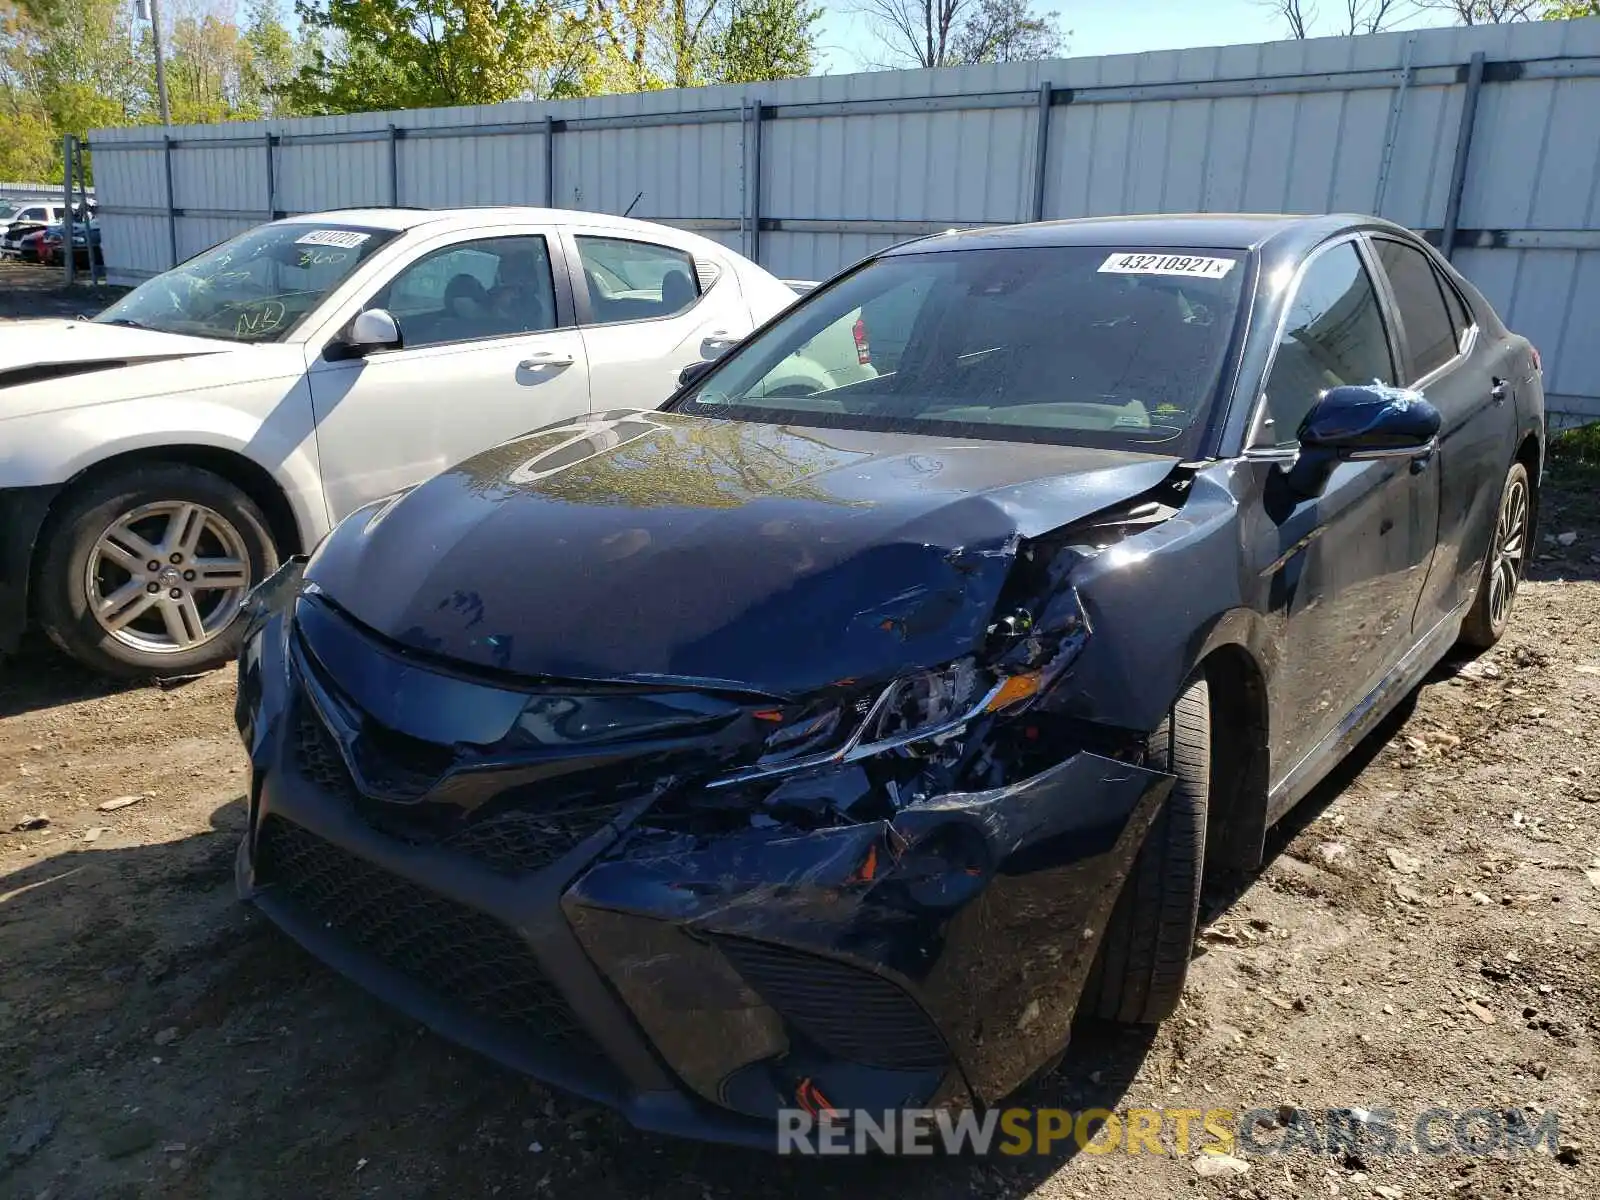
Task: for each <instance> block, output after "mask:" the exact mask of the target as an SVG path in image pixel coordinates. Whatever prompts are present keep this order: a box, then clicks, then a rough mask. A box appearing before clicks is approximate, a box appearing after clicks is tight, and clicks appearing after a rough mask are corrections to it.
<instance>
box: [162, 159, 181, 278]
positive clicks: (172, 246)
mask: <svg viewBox="0 0 1600 1200" xmlns="http://www.w3.org/2000/svg"><path fill="white" fill-rule="evenodd" d="M161 154H162V158H163V160H164V165H165V167H166V173H167V257H168V258H169V259H170V260H171V261H169V262H168V263H167V266H169V267H175V266H177V265H178V206H177V202H176V201H175V200H174V199H173V195H172V138H171V136H170V135H168V134H162V135H161Z"/></svg>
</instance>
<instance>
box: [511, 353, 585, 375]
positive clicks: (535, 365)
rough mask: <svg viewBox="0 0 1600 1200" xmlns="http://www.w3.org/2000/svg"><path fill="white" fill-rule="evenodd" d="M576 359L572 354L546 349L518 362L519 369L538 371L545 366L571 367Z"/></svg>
mask: <svg viewBox="0 0 1600 1200" xmlns="http://www.w3.org/2000/svg"><path fill="white" fill-rule="evenodd" d="M574 361H575V360H574V359H573V357H572V355H570V354H558V353H556V352H555V351H554V350H545V351H543V352H542V353H539V354H534V355H531V356H529V357H528V358H525V359H523V360H522V361H521V362H519V363H518V364H517V370H519V371H537V370H540V369H541V368H543V367H570V366H571V365H572V364H573V362H574Z"/></svg>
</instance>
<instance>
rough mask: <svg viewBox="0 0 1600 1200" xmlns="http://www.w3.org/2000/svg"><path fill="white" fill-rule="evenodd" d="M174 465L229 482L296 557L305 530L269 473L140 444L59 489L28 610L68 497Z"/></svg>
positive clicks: (197, 450)
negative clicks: (119, 474) (119, 476)
mask: <svg viewBox="0 0 1600 1200" xmlns="http://www.w3.org/2000/svg"><path fill="white" fill-rule="evenodd" d="M157 465H162V466H165V465H176V466H189V467H198V468H199V469H201V470H204V471H209V472H211V473H212V474H213V475H216V476H219V477H220V478H222V479H225V480H227V481H228V482H229V483H231V484H233V485H234V486H235V487H237V488H238V489H239V490H240V491H242V492H243V493H244V494H245V495H247V496H249V497H250V499H251V500H253V501H254V502H255V504H256V506H257V507H258V508H260V509H261V511H262V513H263V514H264V515H265V516H266V518H267V524H268V527H269V532H270V533H271V534H272V538H273V541H274V542H275V543H276V544H277V547H278V552H279V554H280V555H281V556H286V555H289V554H297V553H299V552H300V551H301V550H303V549H304V548H305V542H306V532H307V531H306V530H305V529H304V528H303V523H302V521H301V520H300V518H299V517H298V516H297V515H296V513H295V510H294V505H293V504H292V503H291V502H290V500H289V496H288V494H287V493H286V492H285V491H284V489H283V487H282V485H281V484H280V483H279V482H278V481H277V480H276V479H275V478H273V476H272V473H271V472H270V471H268V470H267V469H266V468H265V467H263V466H262V465H261V464H260V463H258V462H256V461H255V460H254V459H252V458H249V457H247V456H246V455H243V454H240V453H239V452H238V451H236V450H229V449H226V448H225V447H221V446H208V445H203V444H198V443H179V444H175V445H163V446H143V447H139V448H137V449H132V450H124V451H122V452H120V453H117V454H112V455H110V456H108V457H106V458H102V459H99V460H97V461H96V462H94V463H91V464H90V465H88V466H86V467H82V468H80V469H79V470H78V471H77V473H76V474H74V475H73V476H72V477H71V478H69V479H68V480H67V482H66V483H65V484H63V485H62V487H61V490H60V491H59V492H57V493H56V495H55V496H54V497H53V498H52V500H51V502H50V508H49V511H48V512H46V514H45V519H44V523H43V524H42V525H41V526H40V528H39V535H38V537H36V538H35V539H34V543H33V552H32V556H31V558H30V560H29V564H28V581H27V582H28V596H27V603H28V610H29V613H30V615H34V616H37V612H36V610H35V607H34V606H35V605H36V603H37V594H38V588H37V586H35V585H36V581H37V579H38V575H39V569H40V562H41V560H42V559H43V557H44V553H45V546H46V545H47V544H48V543H49V540H50V538H51V537H52V536H53V535H54V533H55V530H56V527H57V525H58V524H59V523H60V520H61V514H62V512H64V511H65V509H66V507H67V505H68V503H69V502H70V501H71V499H72V498H73V497H74V496H75V495H77V494H78V493H79V492H80V491H82V490H83V489H84V488H86V487H88V486H90V485H92V484H93V483H95V482H97V481H98V480H100V479H103V478H105V477H106V476H107V475H109V474H111V473H113V472H115V471H119V470H124V469H127V468H129V467H138V466H157Z"/></svg>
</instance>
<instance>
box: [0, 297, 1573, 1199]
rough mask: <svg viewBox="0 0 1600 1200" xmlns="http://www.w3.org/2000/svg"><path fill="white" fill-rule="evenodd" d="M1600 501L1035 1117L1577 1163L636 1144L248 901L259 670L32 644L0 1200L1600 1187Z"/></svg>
mask: <svg viewBox="0 0 1600 1200" xmlns="http://www.w3.org/2000/svg"><path fill="white" fill-rule="evenodd" d="M0 270H3V269H0ZM13 270H14V268H13ZM15 278H16V277H15V276H12V275H0V296H3V295H4V294H5V293H6V291H7V288H8V285H9V284H10V282H11V281H12V280H13V279H15ZM64 303H66V305H67V307H69V308H70V307H72V303H71V298H69V301H67V302H64ZM34 311H38V309H37V308H35V309H34ZM1597 480H1600V474H1588V475H1582V476H1579V475H1571V474H1569V475H1568V476H1567V477H1566V481H1565V483H1553V485H1552V487H1551V489H1550V492H1549V494H1548V495H1547V497H1546V512H1545V518H1544V522H1543V527H1542V531H1541V548H1542V550H1543V551H1544V556H1543V557H1542V559H1541V561H1539V562H1538V563H1537V564H1536V570H1535V573H1534V574H1535V578H1534V580H1533V581H1531V582H1530V583H1529V584H1528V585H1527V586H1526V588H1525V590H1524V592H1523V593H1522V596H1521V599H1520V600H1519V606H1520V607H1519V611H1518V614H1517V616H1516V619H1515V621H1514V623H1513V626H1512V629H1511V632H1510V634H1509V635H1508V637H1507V638H1506V640H1505V642H1504V643H1503V644H1502V645H1501V646H1500V647H1499V648H1497V649H1496V651H1494V652H1493V653H1491V654H1489V655H1486V656H1484V657H1482V658H1480V659H1478V660H1476V661H1473V662H1456V663H1452V664H1449V665H1447V666H1445V667H1442V668H1441V669H1440V670H1438V671H1436V672H1435V674H1434V676H1433V677H1432V678H1431V679H1430V681H1429V682H1428V683H1427V684H1426V685H1425V686H1424V687H1423V688H1422V689H1421V690H1420V692H1419V694H1418V697H1417V699H1416V702H1415V704H1414V706H1408V707H1407V708H1406V709H1405V710H1403V711H1402V712H1401V713H1400V714H1398V716H1397V718H1396V719H1394V720H1392V721H1390V722H1389V723H1388V727H1387V728H1385V729H1383V730H1381V731H1380V732H1379V733H1378V734H1377V735H1375V736H1374V737H1373V738H1372V739H1370V740H1369V741H1368V743H1366V744H1365V745H1364V746H1363V747H1361V748H1360V751H1359V753H1358V754H1357V756H1356V758H1355V760H1354V761H1352V763H1351V764H1349V768H1348V769H1347V770H1345V771H1343V772H1341V774H1340V777H1339V778H1337V779H1334V780H1332V781H1330V782H1329V783H1328V784H1327V785H1326V786H1324V787H1323V788H1321V789H1320V790H1319V791H1318V792H1317V793H1316V794H1315V795H1314V796H1313V797H1312V798H1311V799H1310V800H1308V801H1307V802H1306V803H1305V804H1304V805H1302V806H1301V808H1300V809H1299V810H1297V812H1296V813H1295V814H1293V815H1292V816H1291V818H1290V827H1289V828H1286V829H1284V830H1282V831H1281V832H1280V834H1279V835H1278V837H1277V838H1276V840H1275V843H1274V845H1273V857H1272V859H1271V861H1270V863H1269V865H1268V866H1267V867H1266V868H1265V869H1264V870H1262V871H1261V872H1260V874H1259V875H1258V876H1256V877H1255V878H1252V879H1246V880H1242V881H1237V882H1236V883H1235V884H1232V885H1228V884H1221V885H1219V887H1218V891H1217V893H1216V895H1215V896H1214V898H1213V903H1212V905H1211V911H1210V913H1209V914H1208V916H1207V922H1206V928H1205V930H1204V932H1203V934H1202V936H1201V938H1200V939H1199V941H1198V942H1197V945H1196V954H1197V958H1196V961H1195V964H1194V970H1193V972H1192V974H1191V987H1190V991H1189V994H1188V996H1187V999H1186V1005H1185V1008H1184V1011H1183V1012H1181V1013H1180V1014H1179V1015H1178V1017H1176V1018H1175V1019H1173V1020H1171V1021H1169V1022H1167V1024H1166V1025H1164V1026H1163V1027H1162V1028H1161V1029H1160V1030H1159V1031H1157V1032H1156V1033H1155V1035H1154V1036H1153V1038H1152V1037H1144V1036H1139V1035H1135V1034H1130V1033H1122V1032H1117V1031H1111V1030H1106V1029H1102V1028H1093V1027H1091V1028H1085V1029H1083V1030H1080V1032H1079V1035H1078V1041H1077V1046H1076V1048H1075V1050H1074V1051H1073V1053H1072V1054H1071V1055H1070V1056H1069V1058H1068V1060H1067V1062H1066V1063H1065V1064H1064V1066H1063V1068H1062V1069H1061V1071H1059V1072H1058V1073H1057V1074H1056V1075H1054V1076H1053V1077H1051V1078H1050V1079H1048V1080H1046V1081H1045V1082H1044V1083H1043V1084H1041V1085H1039V1087H1037V1088H1036V1089H1035V1090H1034V1092H1032V1093H1031V1094H1030V1096H1029V1097H1028V1098H1029V1099H1030V1100H1033V1101H1035V1102H1038V1103H1049V1104H1063V1105H1069V1106H1073V1107H1084V1106H1087V1105H1104V1106H1107V1107H1110V1108H1113V1109H1121V1110H1125V1109H1127V1108H1131V1107H1144V1106H1153V1105H1167V1106H1183V1107H1194V1108H1200V1109H1209V1108H1231V1109H1234V1110H1239V1111H1243V1110H1246V1109H1250V1108H1257V1107H1266V1108H1269V1109H1276V1108H1277V1107H1278V1106H1279V1105H1281V1104H1294V1105H1300V1106H1304V1107H1305V1108H1307V1109H1311V1110H1320V1109H1325V1108H1338V1107H1353V1106H1361V1107H1365V1108H1384V1107H1387V1108H1392V1109H1395V1110H1397V1111H1398V1113H1399V1114H1400V1122H1401V1124H1402V1125H1405V1126H1407V1127H1408V1126H1409V1122H1410V1120H1411V1119H1412V1118H1413V1117H1415V1116H1416V1115H1417V1114H1419V1113H1421V1112H1422V1111H1423V1110H1425V1109H1427V1108H1430V1107H1432V1106H1435V1105H1437V1106H1442V1107H1447V1108H1450V1109H1453V1110H1456V1111H1457V1112H1460V1111H1463V1110H1466V1109H1471V1108H1484V1109H1490V1110H1494V1111H1497V1112H1500V1113H1504V1112H1506V1111H1507V1110H1517V1109H1523V1108H1526V1109H1527V1110H1531V1111H1532V1112H1533V1113H1535V1114H1537V1113H1539V1112H1542V1111H1544V1110H1548V1109H1558V1110H1559V1111H1560V1113H1561V1121H1562V1138H1563V1141H1564V1142H1566V1143H1567V1148H1566V1149H1565V1150H1564V1151H1563V1152H1562V1153H1560V1154H1558V1155H1554V1156H1553V1155H1550V1154H1547V1153H1538V1154H1528V1153H1526V1152H1523V1153H1521V1154H1519V1155H1517V1156H1514V1157H1513V1156H1509V1155H1507V1154H1504V1153H1495V1154H1489V1155H1486V1156H1478V1157H1473V1156H1468V1155H1465V1154H1459V1153H1451V1154H1446V1155H1442V1156H1438V1157H1430V1156H1426V1155H1412V1156H1407V1157H1400V1158H1384V1157H1380V1156H1377V1155H1368V1156H1367V1157H1366V1158H1365V1160H1364V1161H1363V1160H1361V1159H1358V1158H1353V1157H1351V1156H1349V1155H1328V1154H1325V1153H1324V1154H1313V1153H1311V1152H1309V1151H1306V1150H1296V1151H1295V1152H1294V1153H1292V1154H1288V1155H1279V1156H1270V1157H1256V1158H1252V1159H1250V1163H1249V1168H1248V1170H1247V1172H1246V1173H1244V1174H1238V1175H1233V1174H1230V1175H1225V1176H1222V1177H1209V1176H1208V1177H1204V1178H1202V1177H1201V1176H1200V1175H1199V1174H1198V1173H1197V1172H1196V1170H1195V1168H1194V1165H1193V1163H1192V1161H1191V1157H1189V1156H1181V1155H1177V1154H1173V1155H1171V1156H1168V1157H1162V1158H1151V1157H1149V1156H1140V1157H1131V1158H1130V1157H1126V1156H1123V1155H1120V1154H1118V1155H1106V1156H1101V1155H1095V1154H1084V1153H1079V1154H1077V1155H1076V1156H1072V1157H1069V1156H1068V1155H1067V1154H1065V1153H1058V1154H1055V1155H1052V1156H1050V1157H1048V1158H1045V1159H1030V1160H1022V1161H1017V1160H1006V1161H1004V1162H999V1161H990V1162H973V1161H968V1160H962V1161H928V1160H917V1161H901V1162H886V1161H871V1162H843V1163H841V1162H830V1163H817V1162H795V1161H792V1160H785V1161H779V1160H777V1159H773V1158H767V1157H764V1156H761V1155H757V1154H751V1153H745V1152H734V1151H728V1150H722V1149H716V1148H705V1147H699V1146H695V1145H690V1144H680V1143H676V1142H669V1141H665V1140H661V1139H656V1138H651V1137H646V1136H642V1135H639V1134H636V1133H634V1132H632V1131H631V1130H630V1129H629V1128H628V1127H627V1126H625V1125H624V1124H623V1123H621V1122H620V1121H618V1120H617V1119H615V1118H613V1117H611V1116H610V1115H609V1114H607V1113H605V1112H603V1111H600V1110H597V1109H594V1108H591V1107H587V1106H585V1105H582V1104H580V1103H578V1102H575V1101H572V1100H570V1099H568V1098H566V1097H564V1096H562V1095H560V1094H556V1093H553V1092H550V1091H547V1090H546V1089H544V1088H542V1087H540V1086H537V1085H534V1084H531V1083H529V1082H528V1081H526V1080H524V1079H521V1078H518V1077H515V1076H512V1075H509V1074H506V1073H504V1072H502V1071H499V1070H497V1069H495V1068H493V1067H491V1066H488V1065H487V1064H485V1063H483V1062H481V1061H479V1060H477V1059H475V1058H474V1057H473V1056H471V1055H469V1054H466V1053H463V1052H460V1051H457V1050H455V1049H453V1048H452V1047H451V1046H449V1045H447V1044H446V1043H444V1042H442V1041H440V1040H439V1039H437V1038H435V1037H433V1036H431V1035H429V1034H427V1033H425V1032H423V1031H421V1030H419V1029H417V1028H416V1027H415V1026H413V1025H411V1024H410V1023H408V1022H407V1021H405V1020H403V1019H400V1018H398V1017H396V1016H394V1015H393V1014H391V1013H390V1012H389V1011H388V1010H386V1009H385V1008H384V1007H383V1006H382V1005H381V1004H379V1003H378V1002H376V1001H375V1000H373V999H371V998H369V997H368V996H366V995H364V994H363V993H361V992H359V991H357V990H355V989H354V988H353V987H350V986H348V985H346V984H344V983H343V982H342V981H340V980H339V979H338V978H336V977H335V976H334V975H332V974H331V973H330V972H329V971H327V970H325V969H323V968H322V967H320V966H319V965H318V964H316V963H315V962H314V961H312V960H311V959H309V958H308V957H307V956H306V955H304V954H303V953H301V952H300V951H299V950H297V949H296V948H295V947H294V946H292V945H291V944H290V943H289V942H288V941H287V940H286V939H284V938H283V937H281V936H279V935H277V934H276V933H275V932H274V931H273V930H271V929H270V928H269V927H268V926H267V925H266V923H265V922H264V921H263V920H262V919H261V918H259V917H257V916H255V915H253V914H252V913H251V912H249V911H247V910H246V909H244V908H242V907H241V906H240V905H238V904H237V903H235V901H234V900H233V897H232V880H231V872H232V861H233V852H234V847H235V845H236V843H237V840H238V837H239V834H240V831H241V826H242V822H243V815H244V802H243V795H242V794H243V791H244V787H245V775H244V757H243V755H242V753H241V752H240V750H239V747H238V745H237V742H236V739H235V737H234V734H233V730H232V727H231V714H230V703H231V700H232V690H233V683H232V678H231V675H230V673H228V672H226V671H224V672H219V673H217V674H213V675H210V676H207V677H204V678H201V679H198V680H194V681H190V682H187V683H183V684H180V685H174V686H170V687H144V688H136V689H132V690H117V689H112V688H108V687H107V686H105V685H103V684H101V683H99V682H97V681H95V680H93V679H90V678H87V677H85V676H83V675H82V674H80V673H79V672H77V671H76V670H74V669H73V668H72V667H70V666H69V665H67V664H66V663H64V662H63V661H62V660H61V659H60V658H59V657H57V656H56V655H55V654H53V653H52V652H50V651H49V650H48V649H46V648H44V647H39V646H35V647H32V648H30V649H29V650H28V651H26V652H25V653H24V654H23V655H22V656H21V657H20V658H18V659H15V660H12V661H10V662H8V663H5V664H3V665H0V964H3V971H0V1194H4V1195H8V1196H11V1195H14V1196H19V1197H50V1198H51V1200H63V1198H76V1197H84V1198H89V1197H95V1198H107V1197H124V1196H126V1197H133V1196H145V1195H161V1196H175V1197H177V1196H195V1197H215V1198H218V1200H226V1198H229V1197H278V1196H284V1197H295V1198H297V1200H298V1198H302V1197H342V1196H358V1195H359V1196H383V1197H402V1198H406V1197H435V1196H437V1197H445V1196H450V1197H461V1196H480V1195H505V1196H553V1197H579V1196H581V1197H583V1198H584V1200H609V1198H611V1197H619V1198H620V1197H644V1196H650V1197H664V1198H670V1200H679V1198H681V1200H714V1198H721V1197H789V1196H794V1197H799V1196H805V1197H808V1198H815V1197H819V1196H821V1197H846V1198H850V1200H857V1198H860V1200H867V1198H868V1197H871V1198H873V1200H877V1198H879V1197H882V1196H884V1195H891V1196H892V1195H918V1196H928V1197H935V1198H940V1200H943V1198H955V1197H966V1196H983V1197H991V1196H992V1197H999V1196H1023V1195H1033V1194H1036V1195H1039V1196H1045V1197H1066V1196H1087V1195H1093V1196H1096V1197H1119V1198H1128V1200H1133V1198H1136V1197H1138V1198H1143V1197H1152V1196H1166V1195H1181V1196H1190V1195H1193V1196H1202V1197H1204V1196H1223V1195H1233V1196H1251V1197H1291V1196H1293V1197H1299V1196H1329V1195H1341V1196H1369V1195H1375V1196H1380V1197H1384V1198H1385V1200H1394V1198H1395V1197H1396V1196H1407V1197H1412V1196H1416V1197H1432V1196H1440V1197H1446V1196H1451V1197H1463V1198H1473V1197H1476V1198H1480V1200H1487V1198H1489V1197H1497V1198H1498V1197H1507V1196H1554V1195H1568V1196H1588V1197H1592V1196H1596V1195H1600V1096H1597V1081H1600V745H1597V743H1596V740H1595V728H1596V714H1597V713H1600V505H1597V503H1596V482H1597ZM1568 532H1570V533H1573V534H1575V535H1576V537H1575V538H1572V539H1567V538H1565V537H1563V538H1561V540H1560V541H1559V542H1558V541H1556V540H1554V538H1555V535H1558V534H1565V533H1568ZM1569 541H1570V544H1563V543H1566V542H1569ZM129 798H131V799H132V800H133V802H132V803H127V804H124V805H123V806H121V807H114V808H112V809H111V811H106V810H105V809H106V808H107V807H108V806H107V802H108V801H117V800H119V799H121V800H125V799H129ZM41 816H42V817H46V818H48V820H47V822H45V823H40V822H39V821H37V820H29V818H39V817H41ZM31 826H37V827H31ZM18 827H22V828H20V829H19V828H18ZM7 831H10V832H7ZM1278 1132H1279V1133H1281V1131H1278ZM1263 1140H1265V1141H1274V1140H1277V1139H1275V1138H1272V1137H1267V1136H1265V1135H1263Z"/></svg>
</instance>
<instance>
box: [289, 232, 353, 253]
mask: <svg viewBox="0 0 1600 1200" xmlns="http://www.w3.org/2000/svg"><path fill="white" fill-rule="evenodd" d="M371 236H372V235H371V234H370V233H356V232H355V231H354V230H350V229H313V230H312V231H311V232H310V233H303V234H301V235H300V236H299V237H297V238H295V240H294V244H295V245H296V246H338V247H339V248H340V249H342V250H354V249H355V248H356V247H357V246H359V245H361V243H362V242H364V241H366V240H367V239H368V238H369V237H371Z"/></svg>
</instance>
